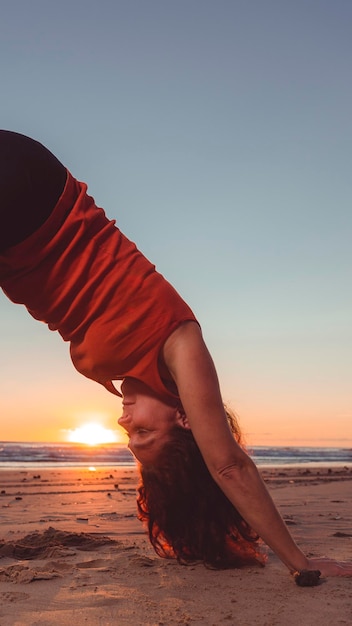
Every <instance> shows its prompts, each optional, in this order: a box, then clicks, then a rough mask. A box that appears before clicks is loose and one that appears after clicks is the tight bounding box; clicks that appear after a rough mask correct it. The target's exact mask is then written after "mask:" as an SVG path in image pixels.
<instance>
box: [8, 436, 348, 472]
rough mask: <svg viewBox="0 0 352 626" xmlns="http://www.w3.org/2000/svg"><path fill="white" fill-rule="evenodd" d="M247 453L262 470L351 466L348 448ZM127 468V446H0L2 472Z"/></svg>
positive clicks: (261, 449) (291, 448) (130, 458)
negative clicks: (53, 468)
mask: <svg viewBox="0 0 352 626" xmlns="http://www.w3.org/2000/svg"><path fill="white" fill-rule="evenodd" d="M248 452H249V454H250V455H251V457H252V458H253V460H254V461H255V463H256V464H257V465H258V466H259V467H263V466H264V467H277V466H297V465H305V466H306V465H311V466H313V465H314V466H344V465H346V466H352V448H349V447H345V448H327V447H324V448H322V447H320V448H319V447H304V446H302V447H298V446H297V447H294V446H288V447H287V446H286V447H285V446H253V447H251V448H249V450H248ZM126 465H127V466H128V465H130V466H133V465H135V460H134V458H133V456H132V454H131V453H130V451H129V450H128V448H127V447H126V445H125V444H111V443H109V444H104V445H97V446H87V445H84V444H77V443H36V442H32V443H27V442H26V443H24V442H8V441H6V442H0V469H14V468H35V467H37V468H38V467H43V468H44V467H87V466H95V467H99V466H101V467H103V466H108V467H114V466H116V467H121V466H126Z"/></svg>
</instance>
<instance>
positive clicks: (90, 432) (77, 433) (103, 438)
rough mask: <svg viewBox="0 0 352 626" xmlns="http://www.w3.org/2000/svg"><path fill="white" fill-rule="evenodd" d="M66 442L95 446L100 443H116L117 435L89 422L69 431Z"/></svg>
mask: <svg viewBox="0 0 352 626" xmlns="http://www.w3.org/2000/svg"><path fill="white" fill-rule="evenodd" d="M68 440H69V441H71V442H72V443H85V444H87V445H89V446H95V445H99V444H102V443H115V442H117V441H118V434H117V433H116V432H115V431H113V430H110V429H109V428H105V427H104V426H102V425H101V424H97V423H94V422H91V423H88V424H83V425H82V426H79V427H78V428H75V429H74V430H71V431H70V433H69V435H68Z"/></svg>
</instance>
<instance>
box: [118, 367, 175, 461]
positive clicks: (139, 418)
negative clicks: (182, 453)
mask: <svg viewBox="0 0 352 626" xmlns="http://www.w3.org/2000/svg"><path fill="white" fill-rule="evenodd" d="M121 393H122V397H123V400H122V406H123V412H122V416H121V417H120V419H119V420H118V423H119V425H120V426H122V428H124V430H125V431H126V432H127V434H128V436H129V444H128V447H129V449H130V450H131V452H132V453H133V454H134V456H135V457H136V458H137V460H138V461H139V462H140V463H142V465H146V464H148V463H153V462H154V461H155V458H156V456H157V454H158V452H159V450H160V449H161V448H162V447H163V445H164V443H165V442H166V441H167V440H168V436H169V432H170V430H171V428H172V427H173V426H175V424H177V423H178V422H179V420H180V411H179V410H178V409H177V408H176V407H172V406H170V405H168V404H166V403H165V402H163V401H162V400H161V399H160V398H159V397H158V396H156V395H155V394H154V393H153V391H152V390H151V389H150V388H149V387H147V385H145V384H144V383H142V382H141V381H139V380H137V379H136V378H125V379H124V381H123V383H122V385H121Z"/></svg>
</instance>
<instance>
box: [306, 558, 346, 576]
mask: <svg viewBox="0 0 352 626" xmlns="http://www.w3.org/2000/svg"><path fill="white" fill-rule="evenodd" d="M308 563H309V566H308V568H307V569H310V570H319V571H320V572H321V576H322V578H325V577H327V576H352V562H348V561H335V560H334V559H329V558H327V557H318V558H315V559H308Z"/></svg>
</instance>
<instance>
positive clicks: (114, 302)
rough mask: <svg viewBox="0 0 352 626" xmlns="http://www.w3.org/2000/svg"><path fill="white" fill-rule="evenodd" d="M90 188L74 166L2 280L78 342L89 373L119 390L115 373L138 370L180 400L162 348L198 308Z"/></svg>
mask: <svg viewBox="0 0 352 626" xmlns="http://www.w3.org/2000/svg"><path fill="white" fill-rule="evenodd" d="M86 191H87V186H86V185H85V184H84V183H80V182H78V181H77V180H75V179H74V178H73V177H72V176H71V174H70V173H68V176H67V181H66V185H65V188H64V191H63V193H62V195H61V197H60V199H59V201H58V203H57V205H56V207H55V209H54V211H53V213H52V214H51V215H50V217H49V218H48V219H47V221H46V222H45V223H44V224H43V225H42V226H41V227H40V228H39V229H38V230H37V231H36V232H35V233H34V234H33V235H31V236H30V237H28V239H26V240H25V241H23V242H22V243H20V244H18V245H17V246H14V247H13V248H9V249H8V250H7V251H6V252H5V253H3V254H2V255H0V281H1V287H2V288H3V290H4V292H5V293H6V295H7V296H8V297H9V298H10V299H11V300H12V301H13V302H17V303H21V304H24V305H25V306H26V307H27V309H28V311H29V313H30V314H31V315H32V316H33V317H34V318H36V319H37V320H40V321H43V322H45V323H46V324H48V326H49V328H50V329H51V330H58V331H59V333H60V334H61V335H62V337H63V339H64V340H65V341H69V342H70V344H71V345H70V352H71V358H72V361H73V364H74V366H75V367H76V369H77V370H78V371H79V372H80V373H81V374H83V375H84V376H87V377H88V378H91V379H92V380H95V381H97V382H99V383H101V384H102V385H104V386H105V387H106V388H107V389H108V390H109V391H111V392H113V393H116V394H117V395H120V394H119V392H118V391H117V390H116V389H115V387H114V385H113V384H112V381H113V380H122V379H123V378H125V377H127V376H131V377H134V378H138V379H139V380H141V381H143V382H144V383H145V384H146V385H148V386H149V387H150V388H151V389H153V390H154V392H155V393H157V394H158V395H160V396H161V397H162V398H163V399H164V401H166V402H168V401H170V402H174V401H175V398H177V389H176V387H174V386H173V385H172V382H171V381H170V380H169V381H168V380H166V381H165V380H164V379H163V378H162V365H161V362H160V352H161V348H162V346H163V344H164V342H165V341H166V339H167V338H168V337H169V335H170V334H171V333H172V332H173V331H174V330H175V329H176V328H177V326H179V325H180V324H181V323H183V322H185V321H190V320H191V321H196V320H195V317H194V314H193V313H192V311H191V309H190V308H189V307H188V305H187V304H186V303H185V302H184V301H183V300H182V298H181V297H180V296H179V294H178V293H177V292H176V291H175V289H174V288H173V287H172V286H171V285H170V284H169V283H168V282H167V281H166V280H165V279H164V277H163V276H162V275H161V274H159V273H158V272H157V271H156V270H155V266H154V265H152V264H151V263H150V262H149V261H148V260H147V259H146V258H145V257H144V256H143V255H142V254H141V253H140V252H139V251H138V250H137V248H136V246H135V244H134V243H132V242H131V241H129V240H128V239H127V238H126V237H125V236H124V235H123V234H122V233H121V231H120V230H119V229H118V228H116V226H115V221H110V220H108V218H107V217H106V215H105V213H104V211H103V209H101V208H98V207H97V206H96V205H95V203H94V200H93V198H91V197H90V196H88V195H87V193H86ZM164 369H165V368H164ZM164 375H165V376H166V378H168V376H167V372H166V374H165V373H164ZM165 383H166V384H168V386H166V384H165ZM172 389H173V391H174V392H173V391H171V390H172Z"/></svg>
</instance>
